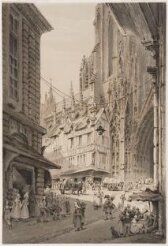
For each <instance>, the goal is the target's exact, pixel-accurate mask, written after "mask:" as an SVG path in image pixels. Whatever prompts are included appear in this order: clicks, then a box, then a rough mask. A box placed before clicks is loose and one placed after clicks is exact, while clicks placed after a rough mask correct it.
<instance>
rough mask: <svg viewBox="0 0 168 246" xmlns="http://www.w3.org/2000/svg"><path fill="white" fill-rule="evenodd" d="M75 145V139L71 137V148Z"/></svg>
mask: <svg viewBox="0 0 168 246" xmlns="http://www.w3.org/2000/svg"><path fill="white" fill-rule="evenodd" d="M73 145H74V139H73V138H70V146H71V148H73Z"/></svg>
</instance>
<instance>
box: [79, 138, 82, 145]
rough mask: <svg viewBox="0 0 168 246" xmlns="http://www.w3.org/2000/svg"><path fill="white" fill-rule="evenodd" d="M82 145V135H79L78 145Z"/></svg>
mask: <svg viewBox="0 0 168 246" xmlns="http://www.w3.org/2000/svg"><path fill="white" fill-rule="evenodd" d="M81 145H82V136H79V146H81Z"/></svg>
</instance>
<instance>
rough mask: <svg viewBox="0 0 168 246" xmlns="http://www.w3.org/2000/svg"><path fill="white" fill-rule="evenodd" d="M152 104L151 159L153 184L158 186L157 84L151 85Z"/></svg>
mask: <svg viewBox="0 0 168 246" xmlns="http://www.w3.org/2000/svg"><path fill="white" fill-rule="evenodd" d="M153 90H154V92H153V104H154V134H153V144H154V149H153V161H154V177H153V178H154V185H155V186H156V187H157V186H158V99H157V86H156V84H155V83H154V87H153Z"/></svg>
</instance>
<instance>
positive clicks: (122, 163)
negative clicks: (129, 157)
mask: <svg viewBox="0 0 168 246" xmlns="http://www.w3.org/2000/svg"><path fill="white" fill-rule="evenodd" d="M124 120H125V118H124V115H123V114H122V115H121V118H120V175H121V178H122V180H123V181H125V146H124V142H125V136H124V124H125V122H124Z"/></svg>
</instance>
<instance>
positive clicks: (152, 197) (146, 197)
mask: <svg viewBox="0 0 168 246" xmlns="http://www.w3.org/2000/svg"><path fill="white" fill-rule="evenodd" d="M129 198H130V199H131V200H132V201H143V202H146V201H149V202H156V201H160V200H161V199H162V196H161V194H159V193H154V192H150V191H144V192H139V193H133V194H131V195H130V196H129Z"/></svg>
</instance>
